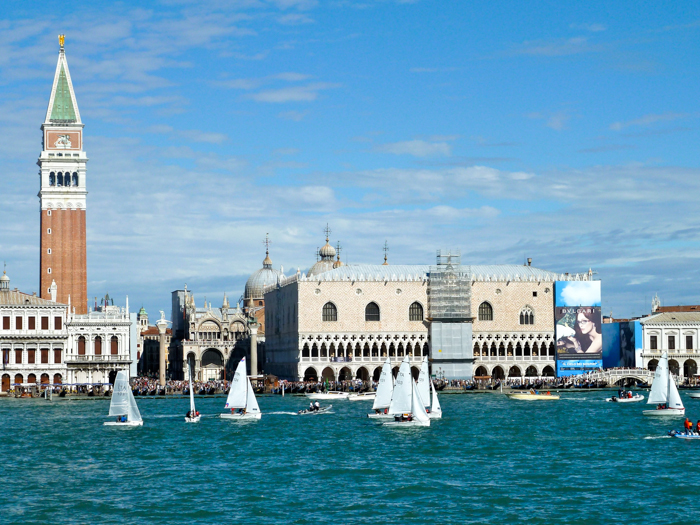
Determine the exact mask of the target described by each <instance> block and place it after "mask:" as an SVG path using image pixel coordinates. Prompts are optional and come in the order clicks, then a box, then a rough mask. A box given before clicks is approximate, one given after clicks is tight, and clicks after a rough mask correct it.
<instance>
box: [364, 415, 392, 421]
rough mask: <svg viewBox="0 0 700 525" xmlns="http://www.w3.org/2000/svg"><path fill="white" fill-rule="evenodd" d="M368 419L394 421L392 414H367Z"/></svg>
mask: <svg viewBox="0 0 700 525" xmlns="http://www.w3.org/2000/svg"><path fill="white" fill-rule="evenodd" d="M367 417H368V418H370V419H387V420H389V419H394V416H393V414H367Z"/></svg>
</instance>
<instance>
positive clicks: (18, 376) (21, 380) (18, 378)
mask: <svg viewBox="0 0 700 525" xmlns="http://www.w3.org/2000/svg"><path fill="white" fill-rule="evenodd" d="M22 383H24V376H23V375H22V374H15V384H16V385H21V384H22Z"/></svg>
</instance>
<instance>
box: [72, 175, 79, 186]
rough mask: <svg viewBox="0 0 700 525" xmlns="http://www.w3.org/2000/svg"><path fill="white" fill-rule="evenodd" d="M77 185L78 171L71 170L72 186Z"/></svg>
mask: <svg viewBox="0 0 700 525" xmlns="http://www.w3.org/2000/svg"><path fill="white" fill-rule="evenodd" d="M77 185H78V173H77V172H73V186H77Z"/></svg>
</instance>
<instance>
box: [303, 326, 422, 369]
mask: <svg viewBox="0 0 700 525" xmlns="http://www.w3.org/2000/svg"><path fill="white" fill-rule="evenodd" d="M426 336H427V334H419V335H416V334H408V333H404V334H372V333H370V334H365V333H362V334H344V335H342V336H341V335H338V334H319V335H309V336H302V337H300V339H301V340H300V347H301V348H300V349H299V357H300V361H301V362H304V361H329V362H353V361H360V362H362V361H377V360H379V359H381V360H383V359H386V358H387V357H392V358H394V357H395V358H399V359H403V357H404V356H406V355H410V356H413V357H414V358H418V359H422V358H423V357H425V356H427V355H429V350H430V346H429V344H428V340H427V337H426Z"/></svg>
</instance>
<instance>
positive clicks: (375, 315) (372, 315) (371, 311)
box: [365, 303, 380, 321]
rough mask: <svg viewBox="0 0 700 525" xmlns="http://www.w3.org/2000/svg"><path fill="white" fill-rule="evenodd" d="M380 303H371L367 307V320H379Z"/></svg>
mask: <svg viewBox="0 0 700 525" xmlns="http://www.w3.org/2000/svg"><path fill="white" fill-rule="evenodd" d="M379 320H380V315H379V305H378V304H377V303H369V304H368V305H367V306H366V307H365V321H379Z"/></svg>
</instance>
